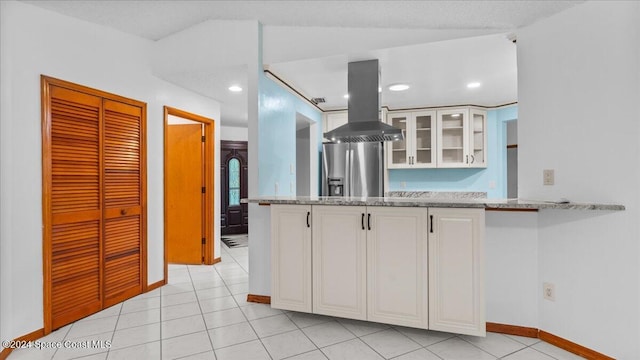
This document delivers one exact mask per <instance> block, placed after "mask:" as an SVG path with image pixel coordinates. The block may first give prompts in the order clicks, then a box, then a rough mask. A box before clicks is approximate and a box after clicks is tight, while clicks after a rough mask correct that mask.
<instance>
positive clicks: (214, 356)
mask: <svg viewBox="0 0 640 360" xmlns="http://www.w3.org/2000/svg"><path fill="white" fill-rule="evenodd" d="M214 270H215V267H214ZM187 272H188V273H189V279H191V286H192V287H193V292H194V293H195V294H196V302H197V303H198V309H200V316H201V317H202V322H203V323H204V332H205V333H206V334H207V338H208V339H209V345H211V352H212V353H213V358H214V359H217V358H218V356H217V355H216V352H215V348H214V347H213V340H212V339H211V335H210V334H209V329H207V321H206V320H205V318H204V312H203V311H202V305H200V298H199V297H198V292H197V291H196V287H195V285H193V278H192V277H191V270H190V269H189V267H187ZM217 273H218V272H217V271H216V274H217ZM218 275H220V274H218ZM227 290H228V289H227ZM194 355H195V354H194Z"/></svg>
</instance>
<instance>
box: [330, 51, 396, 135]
mask: <svg viewBox="0 0 640 360" xmlns="http://www.w3.org/2000/svg"><path fill="white" fill-rule="evenodd" d="M379 74H380V72H379V67H378V60H377V59H376V60H366V61H357V62H350V63H349V69H348V79H347V80H348V86H347V87H348V89H349V111H348V115H347V116H348V122H347V123H346V124H345V125H342V126H340V127H338V128H335V129H333V130H331V131H329V132H326V133H324V137H325V138H326V139H330V140H331V141H332V142H336V143H354V142H378V141H395V140H402V139H403V138H404V136H403V134H402V130H401V129H398V128H396V127H393V126H391V125H388V124H385V123H384V122H382V121H380V120H379V119H378V117H379V115H378V113H379V111H380V94H379V92H378V88H379V84H378V82H379Z"/></svg>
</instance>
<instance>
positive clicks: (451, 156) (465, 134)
mask: <svg viewBox="0 0 640 360" xmlns="http://www.w3.org/2000/svg"><path fill="white" fill-rule="evenodd" d="M437 126H438V140H437V141H438V144H439V146H438V148H439V151H438V166H439V167H468V166H469V110H467V109H452V110H441V111H438V125H437Z"/></svg>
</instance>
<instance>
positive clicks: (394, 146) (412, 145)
mask: <svg viewBox="0 0 640 360" xmlns="http://www.w3.org/2000/svg"><path fill="white" fill-rule="evenodd" d="M387 123H388V124H389V125H392V126H394V127H397V128H400V129H402V130H403V131H402V132H403V134H404V140H401V141H391V142H388V143H387V144H386V145H385V146H386V147H387V149H388V150H386V151H387V168H389V169H412V168H432V167H436V112H435V111H420V112H411V113H389V114H388V115H387Z"/></svg>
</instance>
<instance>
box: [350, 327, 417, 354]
mask: <svg viewBox="0 0 640 360" xmlns="http://www.w3.org/2000/svg"><path fill="white" fill-rule="evenodd" d="M389 329H392V330H393V331H395V332H397V333H398V334H400V335H401V336H404V337H405V338H407V339H408V340H409V341H411V342H413V343H415V344H416V345H418V346H419V347H420V348H421V347H422V345H420V344H418V342H417V341H414V340H413V339H412V338H410V337H408V336H407V335H405V334H403V333H401V332H400V331H398V330H397V329H396V328H394V327H393V326H391V327H389ZM389 329H384V330H383V331H386V330H389ZM347 330H349V329H347ZM379 332H382V331H378V332H374V333H371V334H367V335H364V336H369V335H372V334H376V333H379ZM354 335H355V334H354ZM356 337H357V338H358V339H360V341H362V342H363V343H364V344H365V345H367V346H368V347H369V348H370V349H371V350H373V351H375V352H376V354H378V355H380V356H381V357H382V358H383V359H387V357H386V356H384V355H382V354H380V352H378V351H377V350H376V349H374V348H373V347H372V346H371V345H369V343H367V342H366V341H364V340H362V339H361V338H360V337H359V336H356ZM416 350H418V349H414V350H411V351H407V352H406V353H403V354H398V355H397V356H394V357H398V356H402V355H404V354H408V353H410V352H413V351H416Z"/></svg>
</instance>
